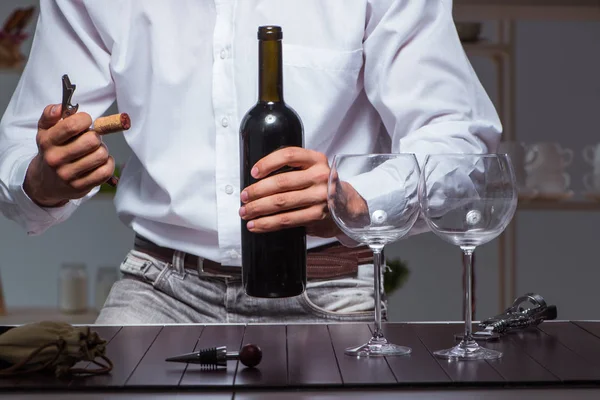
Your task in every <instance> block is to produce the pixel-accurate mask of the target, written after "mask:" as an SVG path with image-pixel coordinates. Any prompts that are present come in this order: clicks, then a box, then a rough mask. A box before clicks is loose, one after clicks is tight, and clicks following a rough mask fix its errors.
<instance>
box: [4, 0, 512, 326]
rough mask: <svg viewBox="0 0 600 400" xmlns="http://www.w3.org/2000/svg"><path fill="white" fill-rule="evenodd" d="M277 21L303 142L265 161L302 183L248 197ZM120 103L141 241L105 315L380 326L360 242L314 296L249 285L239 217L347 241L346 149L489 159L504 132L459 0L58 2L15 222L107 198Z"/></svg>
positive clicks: (11, 183)
mask: <svg viewBox="0 0 600 400" xmlns="http://www.w3.org/2000/svg"><path fill="white" fill-rule="evenodd" d="M268 24H274V25H280V26H282V29H283V36H284V39H283V43H284V45H283V46H284V47H283V57H284V93H285V99H286V102H287V103H288V104H290V105H291V106H292V107H293V108H294V109H295V110H296V111H297V112H298V114H299V115H300V116H301V118H302V120H303V123H304V131H305V147H306V148H305V149H300V148H292V149H286V150H281V151H279V152H276V153H273V154H272V155H270V156H269V157H267V158H265V159H263V160H262V161H260V162H259V164H258V165H257V166H256V167H257V168H258V171H259V174H264V173H265V171H269V170H274V169H277V168H278V167H280V166H283V165H286V164H289V163H292V164H294V165H295V166H298V167H300V168H301V169H302V171H303V174H304V175H303V176H304V178H303V179H299V180H294V181H290V180H286V179H285V178H283V179H280V180H278V181H275V180H272V179H271V180H269V181H267V180H265V181H263V182H267V183H266V184H262V185H258V184H257V185H255V186H253V187H250V188H248V189H247V190H245V191H244V192H242V193H240V191H239V159H238V145H239V136H238V135H239V133H238V127H239V123H240V120H241V118H242V116H243V115H244V113H245V112H246V111H247V110H248V109H249V108H250V107H251V106H252V105H253V104H254V103H255V102H256V99H257V81H256V80H257V78H256V77H257V69H256V65H257V45H256V30H257V27H258V26H260V25H268ZM65 73H66V74H68V75H69V77H70V78H71V79H72V80H73V81H74V82H76V83H77V103H79V105H80V107H79V110H80V112H78V113H77V114H75V115H73V116H70V117H69V118H68V119H64V120H61V119H60V111H61V110H60V107H59V106H58V107H57V106H56V105H52V103H54V102H55V99H56V96H57V93H59V92H60V86H59V77H60V76H62V75H63V74H65ZM115 100H116V101H117V102H118V105H119V109H120V110H121V111H123V112H127V113H129V115H130V116H131V119H132V127H131V129H130V130H129V131H127V132H126V133H125V139H126V141H127V143H128V145H129V146H130V147H131V149H132V152H133V155H132V157H131V159H130V160H129V161H128V162H127V166H126V168H125V169H124V171H123V172H122V177H121V180H120V182H119V189H118V191H117V194H116V198H115V205H116V209H117V212H118V214H119V217H120V218H121V220H122V221H123V222H124V223H125V224H127V225H128V226H130V227H131V228H132V229H133V230H134V231H135V232H136V235H137V236H136V246H135V248H134V249H133V250H132V252H131V253H130V254H128V256H127V258H126V260H125V261H124V262H123V264H122V265H121V270H122V271H123V273H124V274H125V278H124V279H123V280H121V281H119V282H117V283H116V284H115V285H114V287H113V290H112V291H111V294H110V295H109V298H108V300H107V302H106V304H105V306H104V309H103V310H102V312H101V314H100V316H99V318H98V323H118V324H127V323H165V322H175V323H177V322H244V321H250V322H289V321H304V322H306V321H327V320H332V321H357V320H371V318H372V313H373V273H372V267H371V266H370V265H368V263H367V264H365V263H364V262H360V260H359V258H360V255H359V254H358V253H357V255H356V257H355V258H356V259H357V261H356V262H355V265H354V269H351V273H349V274H348V273H345V274H342V276H341V277H334V276H319V277H318V279H317V278H316V276H317V275H318V274H316V273H315V274H313V276H311V274H310V273H309V284H308V289H307V292H306V293H305V294H304V295H302V296H298V297H294V298H289V299H278V300H264V299H254V298H249V297H248V296H245V294H244V293H243V290H242V289H241V282H240V273H239V270H240V268H239V267H240V252H241V249H240V216H241V217H242V218H244V219H245V220H246V221H252V224H250V225H251V226H253V228H252V229H253V230H254V231H255V232H267V231H277V230H280V229H282V228H284V227H288V226H297V225H303V226H306V228H307V231H308V233H309V234H310V237H309V240H308V246H309V248H310V249H311V250H310V251H311V252H317V251H321V249H322V248H323V246H325V248H327V246H326V245H328V244H331V243H336V242H337V241H338V240H340V241H342V242H344V241H345V240H348V238H344V237H343V235H342V234H341V233H340V232H339V230H338V229H337V228H336V226H335V224H334V223H333V222H332V221H331V218H330V217H329V216H328V214H327V212H326V211H327V205H326V202H325V198H326V180H327V175H328V172H329V162H330V161H331V160H332V158H333V156H334V155H335V154H338V153H373V152H390V151H392V152H407V153H416V154H417V155H419V156H420V157H422V156H423V155H424V154H427V153H439V152H458V153H460V152H465V153H483V152H489V151H494V150H495V147H496V145H497V143H498V140H499V137H500V132H501V126H500V122H499V120H498V117H497V114H496V112H495V110H494V107H493V105H492V103H491V102H490V100H489V98H488V97H487V95H486V94H485V92H484V90H483V88H482V86H481V84H480V83H479V81H478V79H477V77H476V75H475V73H474V71H473V70H472V68H471V66H470V64H469V61H468V59H467V57H466V56H465V54H464V51H463V49H462V47H461V43H460V41H459V39H458V36H457V33H456V29H455V26H454V24H453V20H452V2H451V1H450V0H427V1H414V0H343V1H341V0H340V1H327V2H324V1H321V0H286V1H285V2H281V1H276V0H247V1H241V0H237V1H235V0H215V1H214V2H213V1H207V0H206V1H199V0H177V1H169V2H166V1H162V0H156V1H149V0H144V1H141V0H130V1H114V0H109V1H103V2H98V1H91V0H90V1H86V0H79V1H69V0H56V1H54V2H46V1H44V2H41V9H40V19H39V22H38V25H37V29H36V34H35V38H34V41H33V46H32V50H31V54H30V58H29V61H28V64H27V67H26V69H25V71H24V73H23V76H22V78H21V81H20V82H19V85H18V87H17V89H16V91H15V93H14V95H13V98H12V100H11V102H10V105H9V107H8V109H7V111H6V113H5V114H4V117H3V120H2V123H1V125H0V180H1V182H2V185H3V187H2V189H3V190H2V191H1V192H0V196H1V198H0V199H1V204H2V206H1V207H2V211H3V213H4V215H6V216H7V217H9V218H12V219H14V220H15V221H18V222H19V223H20V224H21V225H22V226H23V227H24V228H25V229H27V231H28V232H29V233H30V234H32V235H35V234H41V233H43V232H44V231H45V230H46V229H48V228H49V227H51V226H52V225H54V224H57V223H60V222H62V221H64V220H65V219H67V218H68V217H69V216H70V215H71V214H72V213H73V212H74V211H75V210H76V208H77V206H78V205H80V204H81V203H82V202H83V201H85V200H87V199H89V198H90V197H91V196H93V195H94V194H95V193H96V192H97V187H98V185H100V184H101V183H102V182H105V181H106V180H107V179H108V178H109V177H110V176H111V174H112V173H113V170H114V161H113V159H112V158H111V157H110V155H109V152H108V150H107V148H106V147H105V146H104V145H103V144H102V141H101V138H100V137H99V136H98V135H96V134H95V132H93V131H91V130H90V131H87V132H86V130H87V129H88V128H89V127H90V126H91V124H92V120H93V119H95V118H96V117H98V116H100V115H101V114H102V113H104V111H105V110H106V109H107V108H108V107H109V106H110V105H111V104H112V103H113V101H115ZM40 110H43V113H42V116H41V117H39V113H40ZM81 132H85V133H83V134H81V135H80V133H81ZM240 201H241V202H242V204H243V208H241V207H240ZM292 209H295V210H293V211H292ZM297 209H300V210H301V212H298V211H297ZM274 211H277V212H278V213H277V214H276V215H270V214H272V213H273V212H274ZM317 254H319V253H317ZM356 264H361V265H360V266H357V265H356ZM200 266H201V267H200ZM346 272H347V271H346Z"/></svg>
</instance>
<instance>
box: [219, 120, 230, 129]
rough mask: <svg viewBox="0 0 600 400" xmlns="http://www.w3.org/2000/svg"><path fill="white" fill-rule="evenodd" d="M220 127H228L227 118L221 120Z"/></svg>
mask: <svg viewBox="0 0 600 400" xmlns="http://www.w3.org/2000/svg"><path fill="white" fill-rule="evenodd" d="M221 126H223V128H227V127H228V126H229V120H228V119H227V118H223V119H222V120H221Z"/></svg>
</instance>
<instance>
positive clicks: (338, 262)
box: [134, 235, 373, 279]
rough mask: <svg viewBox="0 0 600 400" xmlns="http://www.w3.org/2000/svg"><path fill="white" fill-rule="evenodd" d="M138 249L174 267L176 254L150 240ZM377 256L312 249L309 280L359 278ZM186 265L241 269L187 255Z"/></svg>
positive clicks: (138, 239)
mask: <svg viewBox="0 0 600 400" xmlns="http://www.w3.org/2000/svg"><path fill="white" fill-rule="evenodd" d="M134 249H135V250H137V251H141V252H143V253H146V254H148V255H150V256H152V257H154V258H156V259H158V260H160V261H162V262H165V263H171V262H172V261H173V254H174V253H175V250H173V249H170V248H167V247H160V246H158V245H157V244H155V243H153V242H151V241H149V240H148V239H146V238H144V237H142V236H139V235H136V236H135V242H134ZM372 262H373V253H372V252H371V250H370V249H369V248H368V247H367V246H360V247H354V248H349V247H345V246H342V245H341V244H339V243H333V244H328V245H324V246H320V247H316V248H313V249H309V250H308V252H307V257H306V277H307V279H336V278H342V277H346V276H356V274H357V271H358V266H359V265H364V264H371V263H372ZM184 265H185V268H187V269H192V270H201V271H202V272H208V273H210V274H214V275H223V276H236V275H240V274H241V268H240V267H232V266H226V265H221V264H220V263H218V262H215V261H212V260H208V259H206V258H200V257H198V256H195V255H192V254H188V253H185V257H184Z"/></svg>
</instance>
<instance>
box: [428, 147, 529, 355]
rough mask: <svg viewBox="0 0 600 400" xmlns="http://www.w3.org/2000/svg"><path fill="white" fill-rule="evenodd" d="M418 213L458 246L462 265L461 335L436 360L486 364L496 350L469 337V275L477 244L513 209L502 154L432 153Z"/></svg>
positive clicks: (509, 169) (510, 177)
mask: <svg viewBox="0 0 600 400" xmlns="http://www.w3.org/2000/svg"><path fill="white" fill-rule="evenodd" d="M419 201H420V204H421V211H422V215H423V217H424V219H425V221H426V223H427V225H428V226H429V228H430V229H431V231H432V232H433V233H435V234H436V235H437V236H439V237H440V238H442V239H443V240H445V241H446V242H449V243H451V244H453V245H456V246H459V247H460V248H461V249H462V251H463V253H464V259H465V264H466V272H465V275H466V284H465V285H464V300H465V301H464V306H465V332H464V335H463V338H462V340H461V341H460V343H459V344H458V345H456V346H454V347H452V348H450V349H446V350H440V351H436V352H434V355H435V356H437V357H439V358H444V359H453V360H483V359H486V360H489V359H495V358H499V357H501V356H502V353H501V352H499V351H494V350H490V349H486V348H484V347H481V346H480V345H479V344H478V343H477V342H476V341H475V340H473V336H472V326H471V325H472V321H471V319H472V315H471V295H472V294H471V276H472V269H473V252H474V251H475V248H476V247H477V246H480V245H482V244H485V243H487V242H489V241H491V240H492V239H494V238H496V237H498V236H499V235H500V234H501V233H502V232H503V231H504V229H505V228H506V227H507V226H508V224H509V223H510V221H511V219H512V217H513V216H514V214H515V210H516V208H517V185H516V178H515V173H514V169H513V166H512V163H511V161H510V158H509V156H507V155H506V154H432V155H428V156H427V157H426V158H425V162H424V165H423V168H422V172H421V179H420V183H419Z"/></svg>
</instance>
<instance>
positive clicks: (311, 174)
mask: <svg viewBox="0 0 600 400" xmlns="http://www.w3.org/2000/svg"><path fill="white" fill-rule="evenodd" d="M328 179H329V166H328V165H327V164H317V165H314V166H313V167H311V168H310V169H308V170H301V171H291V172H284V173H280V174H276V175H272V176H269V177H268V178H265V179H262V180H260V181H258V182H256V183H255V184H253V185H250V186H248V187H247V188H245V189H244V190H243V191H242V193H241V194H240V198H241V200H242V202H243V203H249V202H251V201H255V200H258V199H260V198H263V197H266V196H272V195H274V194H276V193H284V192H288V191H293V190H301V189H305V188H307V187H310V186H316V185H327V180H328Z"/></svg>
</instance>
